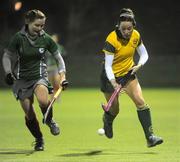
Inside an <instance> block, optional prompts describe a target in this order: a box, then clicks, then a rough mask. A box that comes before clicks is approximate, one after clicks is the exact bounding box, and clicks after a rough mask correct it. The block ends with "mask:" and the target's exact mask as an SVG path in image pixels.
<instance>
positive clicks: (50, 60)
mask: <svg viewBox="0 0 180 162" xmlns="http://www.w3.org/2000/svg"><path fill="white" fill-rule="evenodd" d="M51 38H52V39H53V40H54V42H56V43H57V46H58V49H59V51H60V53H61V56H62V57H63V59H66V56H67V51H66V50H65V48H64V46H63V45H62V44H59V35H58V34H57V33H54V34H52V35H51ZM47 71H48V79H49V81H50V83H51V84H52V86H53V90H54V92H53V94H52V96H51V97H53V96H54V94H56V92H57V91H58V89H59V87H60V85H59V81H60V79H61V78H60V76H59V74H58V68H57V64H56V60H55V59H54V57H53V56H52V55H51V54H50V53H49V52H47Z"/></svg>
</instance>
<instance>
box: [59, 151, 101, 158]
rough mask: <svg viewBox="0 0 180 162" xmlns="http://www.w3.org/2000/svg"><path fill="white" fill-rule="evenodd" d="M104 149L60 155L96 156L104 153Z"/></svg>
mask: <svg viewBox="0 0 180 162" xmlns="http://www.w3.org/2000/svg"><path fill="white" fill-rule="evenodd" d="M102 152H103V151H102V150H94V151H88V152H82V153H70V154H63V155H60V156H63V157H78V156H95V155H99V154H102Z"/></svg>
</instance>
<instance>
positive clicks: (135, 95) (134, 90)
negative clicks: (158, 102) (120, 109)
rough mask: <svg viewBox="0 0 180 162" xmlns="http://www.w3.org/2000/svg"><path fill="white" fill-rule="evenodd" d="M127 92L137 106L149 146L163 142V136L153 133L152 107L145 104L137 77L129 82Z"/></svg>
mask: <svg viewBox="0 0 180 162" xmlns="http://www.w3.org/2000/svg"><path fill="white" fill-rule="evenodd" d="M126 93H127V94H128V95H129V97H130V98H131V99H132V100H133V102H134V103H135V105H136V107H137V114H138V118H139V121H140V123H141V125H142V127H143V130H144V133H145V137H146V139H147V144H148V147H152V146H155V145H158V144H161V143H162V142H163V140H162V138H160V137H157V136H155V135H154V133H153V129H152V121H151V113H150V107H149V106H148V105H147V104H145V101H144V98H143V95H142V90H141V87H140V84H139V82H138V80H137V79H134V80H132V81H130V82H129V84H128V85H127V87H126Z"/></svg>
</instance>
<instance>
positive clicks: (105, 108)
mask: <svg viewBox="0 0 180 162" xmlns="http://www.w3.org/2000/svg"><path fill="white" fill-rule="evenodd" d="M101 107H102V108H103V110H104V111H105V112H107V111H108V110H107V106H106V105H105V104H104V103H102V104H101Z"/></svg>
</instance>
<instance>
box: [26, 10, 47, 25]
mask: <svg viewBox="0 0 180 162" xmlns="http://www.w3.org/2000/svg"><path fill="white" fill-rule="evenodd" d="M44 18H45V19H46V16H45V14H44V13H43V12H41V11H40V10H36V9H34V10H29V11H28V12H27V13H25V24H29V23H30V22H33V21H34V20H35V19H44Z"/></svg>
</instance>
